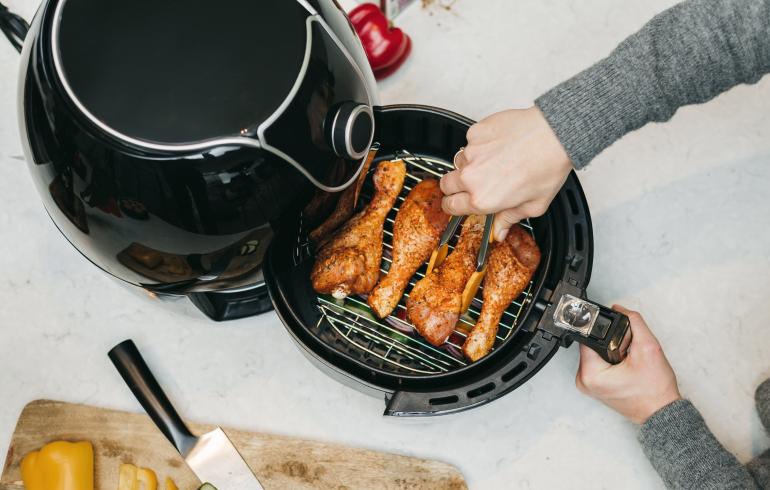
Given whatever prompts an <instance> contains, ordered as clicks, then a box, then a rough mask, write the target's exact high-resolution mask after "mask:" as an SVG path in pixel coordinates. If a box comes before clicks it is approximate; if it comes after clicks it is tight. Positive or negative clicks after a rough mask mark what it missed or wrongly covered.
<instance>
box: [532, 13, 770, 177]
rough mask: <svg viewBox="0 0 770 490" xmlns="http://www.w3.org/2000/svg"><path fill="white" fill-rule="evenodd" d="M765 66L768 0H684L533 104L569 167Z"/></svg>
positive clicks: (769, 48)
mask: <svg viewBox="0 0 770 490" xmlns="http://www.w3.org/2000/svg"><path fill="white" fill-rule="evenodd" d="M769 71H770V0H689V1H686V2H682V3H680V4H678V5H675V6H674V7H672V8H670V9H669V10H666V11H664V12H662V13H660V14H659V15H657V16H656V17H654V18H653V19H652V20H651V21H650V22H648V23H647V25H645V26H644V27H643V28H642V29H641V30H640V31H639V32H637V33H635V34H633V35H632V36H631V37H629V38H628V39H626V40H625V41H623V42H622V43H621V44H620V45H619V46H618V47H617V48H616V49H615V50H614V51H613V52H612V53H611V54H610V55H609V56H608V57H607V58H605V59H603V60H601V61H600V62H598V63H596V64H595V65H593V66H592V67H590V68H588V69H587V70H585V71H583V72H582V73H580V74H578V75H576V76H575V77H573V78H571V79H569V80H567V81H565V82H563V83H561V84H560V85H557V86H556V87H554V88H553V89H551V90H550V91H548V92H546V93H545V94H544V95H542V96H541V97H539V98H538V99H537V100H536V101H535V104H536V105H537V106H538V107H539V108H540V110H541V111H542V112H543V114H544V115H545V117H546V119H547V120H548V122H549V124H550V125H551V127H552V128H553V129H554V131H555V133H556V135H557V137H558V138H559V140H560V141H561V143H562V145H564V147H565V149H566V150H567V153H568V155H569V156H570V158H571V159H572V163H573V164H574V165H575V167H576V168H582V167H584V166H585V165H587V164H588V163H589V162H590V161H591V160H592V159H593V158H594V157H595V156H596V155H597V154H599V153H600V152H601V151H602V150H604V149H605V148H607V147H608V146H610V145H611V144H612V143H614V142H615V141H616V140H618V139H619V138H621V137H622V136H623V135H625V134H626V133H628V132H630V131H633V130H635V129H638V128H640V127H642V126H644V125H645V124H647V123H648V122H652V121H666V120H668V119H670V118H671V116H673V115H674V113H675V112H676V110H677V109H678V108H679V107H681V106H684V105H688V104H695V103H701V102H705V101H707V100H710V99H712V98H713V97H715V96H717V95H719V94H720V93H722V92H724V91H725V90H728V89H729V88H731V87H733V86H735V85H738V84H741V83H755V82H757V81H758V80H759V79H760V78H761V77H762V75H763V74H765V73H767V72H769Z"/></svg>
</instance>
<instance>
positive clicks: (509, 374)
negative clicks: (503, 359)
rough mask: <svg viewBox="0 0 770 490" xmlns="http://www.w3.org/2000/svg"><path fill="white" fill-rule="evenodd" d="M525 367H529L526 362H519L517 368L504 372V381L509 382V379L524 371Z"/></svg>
mask: <svg viewBox="0 0 770 490" xmlns="http://www.w3.org/2000/svg"><path fill="white" fill-rule="evenodd" d="M525 369H527V363H526V362H522V363H519V364H517V365H516V367H515V368H513V369H511V370H510V371H508V372H507V373H505V374H503V377H502V380H503V383H507V382H508V381H510V380H512V379H514V378H515V377H516V376H518V375H519V374H521V373H522V372H524V370H525Z"/></svg>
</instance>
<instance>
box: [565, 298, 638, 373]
mask: <svg viewBox="0 0 770 490" xmlns="http://www.w3.org/2000/svg"><path fill="white" fill-rule="evenodd" d="M598 306H599V308H600V314H599V318H597V321H596V323H595V324H594V327H593V328H592V329H591V332H590V333H589V335H588V336H587V337H583V336H581V335H575V336H574V337H573V338H574V339H575V340H577V341H578V342H580V343H581V344H585V345H586V346H588V347H590V348H591V349H593V350H594V351H596V352H597V353H598V354H599V355H600V356H602V359H604V360H605V361H607V362H609V363H610V364H618V363H620V362H622V361H623V359H625V358H626V354H627V353H628V346H629V345H630V344H631V324H630V322H629V320H628V317H627V316H626V315H624V314H623V313H620V312H617V311H615V310H611V309H609V308H607V307H605V306H600V305H598Z"/></svg>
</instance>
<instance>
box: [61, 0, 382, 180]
mask: <svg viewBox="0 0 770 490" xmlns="http://www.w3.org/2000/svg"><path fill="white" fill-rule="evenodd" d="M296 1H297V3H299V4H300V5H301V6H302V7H303V8H304V9H305V10H307V11H308V13H309V14H310V16H308V18H307V21H306V26H307V40H306V44H305V54H304V58H303V60H302V66H301V67H300V71H299V74H298V75H297V79H296V80H295V82H294V86H293V87H292V89H291V91H290V92H289V95H288V96H287V97H286V98H285V99H284V100H283V102H282V103H281V105H279V106H278V108H277V109H276V110H275V112H273V114H271V115H270V117H268V118H267V119H266V120H265V121H263V122H262V123H261V124H260V125H259V126H258V127H257V135H258V136H259V139H254V138H249V137H245V136H228V137H222V138H213V139H210V140H204V141H198V142H195V143H186V144H163V143H154V142H151V141H146V140H142V139H138V138H133V137H131V136H128V135H126V134H123V133H121V132H120V131H117V130H115V129H113V128H111V127H110V126H108V125H107V124H106V123H104V122H103V121H101V120H100V119H99V118H98V117H96V116H95V115H94V114H93V113H91V111H89V110H88V109H87V108H86V107H85V105H83V103H82V102H81V101H80V99H78V97H77V96H76V95H75V92H74V90H73V89H72V87H71V86H70V84H69V81H68V80H67V77H66V76H65V73H64V69H63V68H62V60H61V49H60V46H59V28H60V24H61V15H62V9H63V8H64V5H65V4H66V3H67V0H61V1H60V2H59V3H58V4H57V5H56V10H55V11H54V18H53V22H52V29H51V48H52V53H53V61H54V69H55V71H56V75H57V76H58V78H59V80H60V81H61V84H62V86H63V87H64V91H65V92H66V94H67V96H68V97H69V99H70V100H71V101H72V103H73V104H74V105H75V107H77V109H78V110H79V111H80V112H81V113H82V114H83V115H85V116H86V118H88V119H89V120H90V121H91V122H92V123H94V124H95V125H96V126H97V127H98V128H100V129H101V130H102V131H104V132H106V133H107V134H109V135H111V136H113V137H114V138H116V139H118V140H121V141H123V142H126V143H130V144H131V145H134V146H138V147H140V148H148V149H152V150H161V151H172V152H187V151H199V150H203V149H206V148H213V147H217V146H240V147H251V148H257V149H263V150H266V151H269V152H270V153H273V154H274V155H276V156H278V157H280V158H282V159H283V160H285V161H287V162H288V163H290V164H291V165H293V166H294V167H295V168H296V169H297V170H299V171H300V172H301V173H302V174H303V175H304V176H305V177H307V178H308V180H310V182H312V183H313V184H314V185H315V186H316V187H318V188H319V189H321V190H324V191H326V192H338V191H341V190H343V189H345V188H347V187H348V186H349V185H350V184H352V183H353V182H354V181H355V180H356V179H357V178H358V175H359V174H360V173H361V169H362V168H363V162H361V164H360V165H359V167H358V170H357V171H356V172H355V174H354V175H353V176H352V177H351V178H350V179H349V180H348V181H347V182H345V183H344V184H342V185H339V186H336V187H330V186H327V185H324V184H322V183H321V182H319V181H318V180H317V179H316V178H315V177H313V176H312V175H311V174H310V173H309V172H308V171H307V170H306V169H305V168H303V167H302V165H300V164H299V163H298V162H297V161H296V160H294V158H292V157H290V156H289V155H287V154H286V153H284V152H282V151H281V150H279V149H278V148H275V147H273V146H271V145H270V144H268V143H267V141H265V139H264V133H265V131H266V130H267V129H268V128H269V126H270V124H272V123H273V122H275V120H276V119H278V118H279V117H280V116H281V115H282V114H283V112H284V111H285V110H286V108H287V107H288V105H289V103H291V101H292V100H293V98H294V96H295V95H296V93H297V91H298V90H299V86H300V85H301V83H302V81H303V80H304V78H305V74H306V73H307V69H308V64H309V61H310V52H311V47H312V42H313V32H312V23H313V22H318V23H319V24H321V26H322V27H323V29H324V30H325V31H326V33H327V34H328V35H329V36H330V37H331V39H332V40H333V41H334V43H335V44H336V45H337V47H338V48H339V49H340V50H341V51H342V53H343V54H344V55H345V57H346V58H347V59H348V61H349V62H350V64H351V66H352V67H353V69H354V70H355V71H356V73H357V74H358V76H359V78H360V80H361V82H362V83H363V86H364V90H365V91H366V94H367V96H368V98H369V103H370V104H373V103H374V102H375V100H374V98H373V97H372V94H371V92H370V91H369V87H368V84H367V83H366V78H365V77H364V75H363V73H362V72H361V69H360V68H359V66H358V65H357V64H356V62H355V61H354V60H353V57H352V56H351V55H350V53H348V50H347V49H346V48H345V46H344V45H343V44H342V43H341V42H340V40H339V39H338V38H337V36H336V35H335V34H334V32H333V31H332V30H331V28H330V27H329V25H328V24H327V23H326V21H324V20H323V18H321V17H320V16H319V14H318V12H316V10H315V9H313V8H312V6H310V4H308V3H307V2H306V1H305V0H296ZM370 110H371V108H370Z"/></svg>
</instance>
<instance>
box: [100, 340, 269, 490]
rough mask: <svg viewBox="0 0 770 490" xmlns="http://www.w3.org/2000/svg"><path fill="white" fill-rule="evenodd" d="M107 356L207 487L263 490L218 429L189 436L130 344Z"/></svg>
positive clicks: (174, 410)
mask: <svg viewBox="0 0 770 490" xmlns="http://www.w3.org/2000/svg"><path fill="white" fill-rule="evenodd" d="M108 355H109V358H110V360H111V361H112V363H113V364H114V365H115V368H117V370H118V372H119V373H120V375H121V376H122V377H123V380H124V381H125V382H126V384H127V385H128V387H129V388H130V389H131V392H132V393H133V394H134V396H135V397H136V399H137V400H138V401H139V403H140V404H141V405H142V407H143V408H144V409H145V411H146V412H147V414H148V415H149V416H150V418H151V419H152V420H153V422H155V425H157V426H158V429H160V431H161V432H162V433H163V435H165V436H166V438H167V439H168V440H169V441H170V442H171V444H173V445H174V447H175V448H176V450H177V451H179V454H180V455H181V456H182V457H183V458H184V460H185V462H186V463H187V466H189V467H190V469H191V470H192V471H193V473H195V476H197V477H198V479H200V481H201V482H202V483H210V484H212V485H214V486H215V487H216V488H218V489H220V490H230V489H233V490H261V489H262V485H261V484H260V483H259V480H258V479H257V477H256V476H255V475H254V473H253V472H252V471H251V468H249V466H248V465H247V464H246V462H245V461H244V460H243V457H242V456H241V455H240V453H238V450H237V449H236V448H235V446H234V445H233V443H232V441H230V438H229V437H227V434H225V433H224V431H223V430H222V429H221V428H216V429H214V430H212V431H211V432H207V433H205V434H202V435H200V436H195V435H193V434H192V432H190V430H189V429H188V428H187V425H186V424H185V423H184V421H183V420H182V418H181V417H180V416H179V414H178V413H177V411H176V409H175V408H174V406H173V405H172V404H171V402H170V401H169V399H168V397H167V396H166V394H165V393H164V391H163V389H162V388H161V387H160V385H159V384H158V382H157V381H156V379H155V376H153V374H152V372H151V371H150V368H149V367H147V363H145V362H144V359H143V358H142V355H141V354H140V353H139V350H138V349H137V348H136V345H135V344H134V342H133V341H132V340H130V339H129V340H125V341H123V342H121V343H120V344H118V345H116V346H115V347H113V348H112V349H111V350H110V352H109V354H108Z"/></svg>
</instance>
